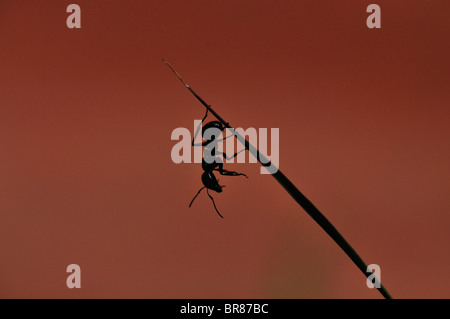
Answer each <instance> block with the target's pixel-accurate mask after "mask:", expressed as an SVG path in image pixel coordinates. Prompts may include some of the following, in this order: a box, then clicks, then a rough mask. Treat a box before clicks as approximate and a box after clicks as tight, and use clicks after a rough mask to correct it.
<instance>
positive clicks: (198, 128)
mask: <svg viewBox="0 0 450 319" xmlns="http://www.w3.org/2000/svg"><path fill="white" fill-rule="evenodd" d="M207 116H208V109H206V113H205V116H204V117H203V119H202V121H201V122H200V124H199V125H198V127H197V130H196V131H195V134H194V138H193V139H192V146H205V145H206V144H205V142H204V143H201V144H195V143H194V141H195V139H196V138H197V135H198V133H199V132H200V128H201V127H202V124H203V122H204V121H205V119H206V117H207Z"/></svg>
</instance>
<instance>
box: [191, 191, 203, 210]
mask: <svg viewBox="0 0 450 319" xmlns="http://www.w3.org/2000/svg"><path fill="white" fill-rule="evenodd" d="M203 188H205V187H202V188H200V190H199V191H198V192H197V195H195V196H194V198H193V199H192V200H191V203H190V204H189V207H191V206H192V204H193V203H194V200H195V199H196V198H197V196H198V195H199V194H200V192H201V191H202V190H203Z"/></svg>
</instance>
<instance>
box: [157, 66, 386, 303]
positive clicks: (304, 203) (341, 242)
mask: <svg viewBox="0 0 450 319" xmlns="http://www.w3.org/2000/svg"><path fill="white" fill-rule="evenodd" d="M163 62H164V63H165V64H167V65H168V66H169V68H170V69H171V70H172V71H173V72H174V73H175V74H176V76H177V77H178V79H180V81H181V82H182V83H183V85H184V86H185V87H186V88H187V89H188V90H189V91H190V92H191V93H192V94H193V95H194V96H195V97H196V98H197V100H199V101H200V103H202V104H203V106H205V107H206V108H207V109H208V110H209V112H211V113H212V114H213V115H214V116H215V117H216V118H217V120H219V122H221V123H222V124H223V125H224V126H225V127H226V128H228V129H230V130H231V131H232V132H233V133H234V134H235V136H236V139H237V140H238V141H240V142H241V143H242V144H243V145H244V147H245V149H246V150H248V151H249V152H250V153H252V154H253V155H254V156H255V157H256V159H257V160H258V161H259V162H260V163H261V165H263V166H270V165H271V163H270V161H269V160H268V159H267V158H266V157H265V156H264V155H263V154H261V153H260V152H259V150H258V149H257V148H256V147H254V146H253V145H251V144H250V143H249V141H248V140H247V139H246V138H244V137H243V136H242V135H240V134H239V133H238V132H236V130H234V129H233V128H232V127H231V125H230V124H229V123H228V122H226V121H225V120H224V119H223V118H222V117H221V116H220V115H219V114H218V113H217V112H215V111H214V110H213V109H212V108H211V105H209V104H208V103H206V102H205V101H204V100H203V99H202V98H201V97H200V96H199V95H198V94H197V93H196V92H195V91H194V90H193V89H192V88H191V87H190V86H189V85H188V84H187V83H186V82H185V81H184V80H183V79H182V78H181V76H180V75H179V74H178V72H177V71H175V69H174V68H173V67H172V66H171V65H170V64H169V62H167V60H165V59H163ZM271 175H272V176H273V177H274V178H275V179H276V180H277V182H278V183H280V185H281V186H283V188H284V189H285V190H286V191H287V192H288V193H289V195H291V197H292V198H293V199H294V200H295V201H296V202H297V203H298V204H299V205H300V206H301V207H302V208H303V209H304V210H305V211H306V212H307V213H308V215H309V216H311V217H312V219H314V221H315V222H316V223H317V224H319V226H320V227H322V229H323V230H324V231H325V232H326V233H327V234H328V235H329V236H330V237H331V238H332V239H333V240H334V241H335V242H336V244H338V246H339V247H341V249H342V250H343V251H344V252H345V253H346V254H347V256H348V257H350V259H351V260H352V261H353V263H354V264H355V265H356V266H357V267H358V268H359V270H361V272H362V273H363V274H364V275H365V276H366V277H367V278H369V276H371V277H372V279H374V280H375V282H376V283H379V288H378V287H377V289H378V291H379V292H380V293H381V294H382V295H383V297H384V298H386V299H392V298H393V297H392V296H391V294H390V293H389V292H388V291H387V289H386V288H385V287H384V286H383V284H381V282H380V281H379V280H378V279H377V278H375V277H374V275H373V274H372V273H371V272H368V271H367V264H366V263H365V262H364V260H363V259H362V258H361V257H360V256H359V255H358V253H357V252H356V251H355V250H354V249H353V247H352V246H351V245H350V244H349V243H348V242H347V240H345V238H344V237H343V236H342V235H341V234H340V233H339V231H338V230H337V229H336V227H334V226H333V224H331V222H330V221H329V220H328V219H327V218H326V217H325V216H324V215H323V214H322V213H321V212H320V211H319V209H317V207H316V206H314V204H313V203H311V201H310V200H309V199H308V198H307V197H306V196H305V195H303V194H302V192H300V191H299V189H298V188H297V187H296V186H295V185H294V184H293V183H292V182H291V181H290V180H289V179H288V178H287V177H286V175H284V174H283V173H282V172H281V171H280V170H279V169H278V170H277V171H276V172H275V173H273V174H271Z"/></svg>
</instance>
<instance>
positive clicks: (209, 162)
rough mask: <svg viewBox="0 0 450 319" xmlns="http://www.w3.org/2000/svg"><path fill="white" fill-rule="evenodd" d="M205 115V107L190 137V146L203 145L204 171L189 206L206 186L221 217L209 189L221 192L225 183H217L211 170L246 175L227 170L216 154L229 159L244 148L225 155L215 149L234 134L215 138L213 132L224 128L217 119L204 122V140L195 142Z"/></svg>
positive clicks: (226, 174) (232, 174)
mask: <svg viewBox="0 0 450 319" xmlns="http://www.w3.org/2000/svg"><path fill="white" fill-rule="evenodd" d="M207 116H208V109H206V114H205V116H204V117H203V119H202V121H201V123H200V124H199V126H198V127H197V130H196V132H195V135H194V138H193V139H192V146H194V147H195V146H204V147H205V149H204V151H203V158H202V168H203V170H204V172H203V174H202V182H203V185H204V186H203V187H202V188H200V190H199V191H198V192H197V195H195V196H194V198H193V199H192V201H191V203H190V204H189V207H191V206H192V204H193V203H194V200H195V199H196V198H197V196H198V195H199V194H200V192H201V191H202V190H203V189H204V188H206V193H207V194H208V196H209V198H211V200H212V202H213V205H214V208H215V210H216V212H217V214H219V216H220V217H222V218H223V216H222V215H221V214H220V213H219V211H218V210H217V207H216V203H215V202H214V198H213V197H212V196H211V195H210V194H209V190H213V191H215V192H217V193H221V192H222V188H224V187H225V185H219V180H217V179H216V176H214V174H213V171H218V172H219V173H220V174H221V175H225V176H245V177H247V175H245V174H243V173H237V172H233V171H228V170H226V169H224V168H223V162H222V159H221V158H220V157H217V156H216V154H217V155H222V156H223V157H224V158H225V159H228V160H229V159H232V158H234V157H236V156H237V155H238V154H239V153H240V152H243V151H245V149H244V150H241V151H239V152H236V153H235V154H234V155H232V156H227V155H226V154H225V153H223V152H219V151H217V147H218V143H219V142H221V141H223V140H225V139H227V138H229V137H232V136H234V134H232V135H229V136H226V137H224V138H223V139H220V140H219V139H217V138H216V135H215V134H214V133H216V134H217V133H218V134H217V135H220V133H221V132H223V131H224V130H225V128H226V127H225V126H224V125H223V124H222V123H220V122H219V121H211V122H209V123H206V124H205V125H204V126H203V128H202V138H203V139H204V140H205V141H204V142H202V143H199V144H195V143H194V141H195V139H196V138H197V135H198V133H199V131H200V127H201V124H202V123H203V122H204V121H205V119H206V117H207ZM205 133H206V134H205ZM247 178H248V177H247Z"/></svg>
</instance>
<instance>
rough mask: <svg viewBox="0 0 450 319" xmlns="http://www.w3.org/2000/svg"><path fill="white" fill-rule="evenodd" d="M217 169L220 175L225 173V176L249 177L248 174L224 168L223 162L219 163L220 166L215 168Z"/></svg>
mask: <svg viewBox="0 0 450 319" xmlns="http://www.w3.org/2000/svg"><path fill="white" fill-rule="evenodd" d="M214 170H215V171H218V172H219V173H220V175H225V176H245V177H246V178H248V176H247V175H245V174H244V173H238V172H233V171H228V170H226V169H223V163H220V164H219V168H215V169H214Z"/></svg>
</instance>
